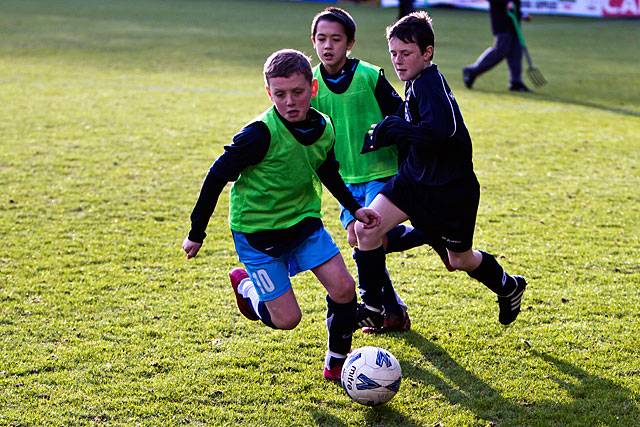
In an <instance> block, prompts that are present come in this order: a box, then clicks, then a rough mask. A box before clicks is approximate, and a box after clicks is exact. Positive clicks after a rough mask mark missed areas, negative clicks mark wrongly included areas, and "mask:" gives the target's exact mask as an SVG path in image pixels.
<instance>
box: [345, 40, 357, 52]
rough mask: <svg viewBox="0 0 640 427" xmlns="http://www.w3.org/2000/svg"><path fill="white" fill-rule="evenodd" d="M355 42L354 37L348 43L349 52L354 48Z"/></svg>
mask: <svg viewBox="0 0 640 427" xmlns="http://www.w3.org/2000/svg"><path fill="white" fill-rule="evenodd" d="M354 44H356V39H353V40H351V41H350V42H349V43H347V52H350V51H351V50H352V49H353V45H354Z"/></svg>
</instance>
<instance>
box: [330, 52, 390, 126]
mask: <svg viewBox="0 0 640 427" xmlns="http://www.w3.org/2000/svg"><path fill="white" fill-rule="evenodd" d="M359 62H360V60H359V59H357V58H349V59H347V62H346V63H345V64H344V67H342V70H340V72H339V73H338V74H329V73H328V72H327V70H326V69H325V68H324V65H322V64H320V73H321V74H322V79H323V80H324V82H325V84H326V85H327V87H328V88H329V89H330V90H331V92H333V93H337V94H341V93H344V92H346V90H347V89H349V85H350V84H351V81H352V80H353V75H354V73H355V72H356V68H357V67H358V63H359ZM374 95H375V97H376V101H378V107H380V111H381V112H382V116H383V117H384V116H388V115H390V114H394V113H395V112H396V111H398V108H399V107H400V106H401V105H402V98H400V95H398V92H396V90H395V88H394V87H393V86H392V85H391V83H389V80H387V78H386V76H385V75H384V70H383V69H382V68H381V69H380V76H379V77H378V82H377V83H376V88H375V92H374Z"/></svg>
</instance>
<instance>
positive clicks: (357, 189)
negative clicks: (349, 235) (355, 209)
mask: <svg viewBox="0 0 640 427" xmlns="http://www.w3.org/2000/svg"><path fill="white" fill-rule="evenodd" d="M384 184H385V181H369V182H363V183H360V184H347V188H348V189H349V191H351V194H353V198H354V199H356V202H358V203H359V204H360V206H365V207H366V206H369V205H370V204H371V202H373V199H375V198H376V196H377V195H378V193H379V192H380V190H382V187H384ZM340 208H341V211H340V222H341V223H342V227H343V228H344V229H345V230H346V229H347V226H348V225H349V223H350V222H351V221H355V218H354V217H353V215H351V212H349V211H348V210H346V209H345V208H344V206H342V205H340Z"/></svg>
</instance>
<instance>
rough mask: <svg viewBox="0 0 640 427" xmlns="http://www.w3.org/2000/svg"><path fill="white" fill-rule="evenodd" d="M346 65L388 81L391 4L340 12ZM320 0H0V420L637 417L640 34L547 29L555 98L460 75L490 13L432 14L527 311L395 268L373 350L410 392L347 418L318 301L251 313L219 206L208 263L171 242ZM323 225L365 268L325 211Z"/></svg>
mask: <svg viewBox="0 0 640 427" xmlns="http://www.w3.org/2000/svg"><path fill="white" fill-rule="evenodd" d="M343 5H344V6H345V7H347V8H348V9H349V10H350V11H351V12H352V14H353V15H354V17H355V18H356V20H357V21H358V25H359V27H358V34H357V37H358V41H357V43H356V47H355V49H354V52H353V53H354V55H355V56H357V57H360V58H363V59H367V60H369V61H370V62H374V63H376V64H379V65H381V66H383V67H385V68H386V69H387V75H388V76H389V79H390V80H391V81H393V82H394V84H396V85H397V87H398V89H400V88H401V86H400V84H399V82H397V80H396V78H395V75H394V73H393V71H392V67H391V64H390V62H389V59H388V55H387V54H386V43H385V40H384V35H383V34H384V27H385V26H386V25H387V24H389V23H391V22H392V20H393V18H394V17H395V13H396V11H395V9H384V10H383V9H378V8H375V7H371V6H357V5H354V4H349V3H343ZM322 7H324V5H322V4H318V3H295V2H293V3H292V2H289V3H287V2H276V1H262V2H260V1H253V2H252V1H231V0H228V1H204V0H202V1H197V0H191V1H186V0H185V1H179V0H155V1H154V0H137V1H135V2H129V1H124V0H114V1H109V2H104V1H97V0H60V1H55V2H51V1H44V0H38V1H36V0H33V1H28V2H26V1H20V0H3V1H2V2H0V186H1V188H2V195H1V196H0V236H1V238H2V245H1V246H0V425H12V426H27V425H65V426H67V425H96V424H105V425H123V426H124V425H149V426H163V425H182V424H192V425H264V426H288V425H337V426H340V425H371V426H395V425H397V426H467V425H478V426H480V425H482V426H489V425H499V426H523V425H527V426H549V425H555V426H565V425H575V426H592V425H602V426H604V425H606V426H610V425H620V426H635V425H640V397H639V396H640V361H639V360H640V333H639V331H640V237H639V236H640V138H639V137H638V135H639V134H640V72H639V67H638V58H640V22H639V21H631V20H619V21H599V20H590V19H577V18H562V17H542V16H536V17H534V20H533V21H532V22H531V23H529V24H526V26H525V33H526V36H527V37H528V44H529V47H530V50H531V53H532V55H533V57H534V61H535V62H536V63H537V65H538V67H539V68H540V69H541V70H542V71H543V73H544V74H545V76H546V77H547V80H549V84H548V85H547V86H545V87H544V88H542V89H540V90H539V91H537V92H536V93H534V94H530V95H514V94H511V93H509V92H508V91H507V90H506V86H507V72H506V67H505V66H504V65H501V66H500V67H499V68H498V69H497V70H495V71H492V72H491V73H489V74H487V75H486V76H483V77H482V78H480V79H479V80H478V81H477V83H476V85H475V87H474V89H473V90H472V91H469V90H466V89H465V88H464V87H463V85H462V82H461V78H460V68H461V67H462V66H463V65H465V64H467V63H470V62H472V61H473V60H475V58H476V56H477V55H478V54H479V53H480V52H481V51H482V50H483V49H484V48H485V47H486V46H488V45H489V44H490V43H491V41H492V38H491V35H490V32H489V23H488V17H487V15H486V14H483V13H479V12H470V11H457V10H446V9H435V10H433V11H432V15H433V16H434V20H435V28H436V35H437V48H436V57H435V59H436V62H437V63H438V64H439V66H440V67H441V69H442V71H443V72H444V73H445V75H446V76H447V77H448V80H449V82H450V83H451V85H452V87H453V89H454V91H455V94H456V97H457V99H458V102H459V103H460V105H461V108H462V110H463V114H464V116H465V120H466V122H467V126H468V128H469V129H470V132H471V135H472V138H473V141H474V162H475V168H476V172H477V175H478V177H479V179H480V182H481V184H482V191H483V195H482V200H481V205H480V211H479V218H478V222H477V227H476V246H477V247H479V248H483V249H485V250H488V251H490V252H493V253H495V254H497V255H498V256H499V258H500V261H501V263H502V264H503V265H504V266H505V267H506V268H507V269H508V270H509V271H511V272H516V273H521V274H525V275H526V276H527V277H528V279H529V289H528V291H527V293H526V294H525V298H524V310H523V312H522V313H521V315H520V317H519V318H518V320H517V322H515V323H514V324H513V325H512V326H510V327H508V328H504V327H501V326H500V325H499V324H498V322H497V304H496V303H495V300H494V297H493V295H492V294H491V293H490V292H489V291H487V290H486V289H485V288H484V287H483V286H481V285H479V284H477V283H476V282H474V281H473V280H471V279H470V278H468V277H467V276H466V274H463V273H453V274H451V273H447V272H446V271H445V270H444V268H443V267H442V266H441V265H440V262H439V260H438V258H437V256H435V254H434V253H433V252H431V251H429V250H427V249H414V250H411V251H409V252H407V253H404V254H394V255H393V256H390V257H389V270H390V272H391V274H392V276H393V278H394V282H395V284H396V287H397V288H398V290H399V291H400V293H401V295H402V296H403V297H404V299H405V301H406V302H407V303H408V304H409V306H410V313H411V316H412V320H413V329H412V331H411V332H409V333H406V334H404V335H389V336H366V335H363V334H361V333H357V334H356V335H355V337H354V343H353V344H354V346H355V347H360V346H364V345H377V346H381V347H384V348H387V349H389V350H390V351H391V352H392V353H393V354H394V355H395V356H396V357H397V358H398V359H399V360H400V363H401V364H402V368H403V373H404V379H403V383H402V387H401V389H400V392H399V394H398V395H397V396H396V398H395V399H394V400H393V401H391V402H390V403H389V404H387V405H385V406H383V407H379V408H366V407H363V406H359V405H357V404H355V403H352V402H351V401H350V400H349V399H348V397H347V396H346V395H345V394H344V393H343V392H342V390H341V389H340V388H339V387H338V386H336V385H333V384H329V383H326V382H325V381H323V380H322V379H321V368H322V359H323V357H324V351H325V341H326V332H325V326H324V316H325V303H324V292H323V289H322V288H321V286H320V285H319V284H318V283H317V282H316V281H315V279H314V278H313V276H312V275H311V274H310V273H305V274H303V275H301V276H299V277H296V278H295V279H294V280H293V282H294V287H295V290H296V293H297V295H298V298H299V301H300V305H301V307H302V310H303V320H302V323H301V324H300V325H299V327H298V328H297V329H296V330H294V331H273V330H270V329H268V328H266V327H263V326H262V325H260V324H258V323H252V322H249V321H247V320H246V319H244V318H243V317H242V316H241V315H240V314H239V312H238V311H237V309H236V307H235V300H234V298H233V295H232V293H231V289H230V286H229V284H228V279H227V272H228V271H229V270H230V269H231V268H232V267H234V266H236V265H238V262H237V259H236V256H235V252H234V248H233V244H232V241H231V238H230V233H229V231H228V225H227V221H226V216H227V208H228V192H227V191H225V192H224V193H223V195H222V197H221V199H220V202H219V205H218V209H217V212H216V214H215V215H214V217H213V218H212V220H211V222H210V225H209V229H208V234H209V237H208V238H207V240H206V242H205V246H204V247H203V249H202V251H201V253H200V255H199V256H198V257H197V258H196V259H194V260H191V261H189V262H187V261H186V260H185V258H184V257H183V253H182V252H181V249H180V244H181V242H182V239H183V238H184V236H185V235H186V233H187V231H188V227H189V214H190V212H191V208H192V207H193V204H194V203H195V200H196V197H197V194H198V191H199V189H200V183H201V181H202V179H203V177H204V175H205V173H206V171H207V169H208V167H209V165H210V164H211V162H212V161H213V160H214V159H215V158H216V156H217V155H219V154H220V153H221V152H222V146H223V144H226V143H228V142H229V141H230V139H231V137H232V135H233V134H234V133H235V131H236V130H238V129H239V128H240V127H241V126H242V125H243V124H244V123H246V122H247V121H248V120H250V119H251V118H252V117H253V116H255V115H256V114H257V113H259V112H261V111H262V110H263V109H265V108H266V107H267V106H268V105H269V104H268V99H267V97H266V94H265V92H264V89H263V87H262V85H263V84H262V77H261V70H262V63H263V62H264V59H265V58H266V56H267V55H268V54H270V53H271V52H272V51H274V50H276V49H279V48H283V47H292V48H298V49H303V50H305V51H306V52H307V53H309V54H311V53H313V51H312V48H311V45H310V42H309V38H308V32H309V29H308V26H309V23H310V20H311V17H312V16H313V14H314V13H315V12H317V11H318V10H320V9H321V8H322ZM325 222H326V225H327V227H328V228H329V230H330V231H331V233H332V234H333V236H334V237H335V238H336V241H338V242H339V244H340V246H341V248H342V249H343V254H344V255H345V258H346V261H347V264H348V266H349V268H350V270H351V271H352V272H354V273H355V267H354V265H353V262H352V260H351V257H350V251H349V250H348V248H347V245H346V239H345V238H344V236H343V233H342V231H341V230H340V226H339V222H338V220H337V204H336V202H335V201H334V200H332V199H331V198H329V197H328V196H327V198H326V203H325Z"/></svg>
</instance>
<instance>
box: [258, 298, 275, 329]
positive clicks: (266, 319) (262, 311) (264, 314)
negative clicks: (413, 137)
mask: <svg viewBox="0 0 640 427" xmlns="http://www.w3.org/2000/svg"><path fill="white" fill-rule="evenodd" d="M258 317H259V318H260V320H261V321H262V323H264V324H265V325H267V326H268V327H270V328H273V329H278V328H276V325H274V324H273V322H272V321H271V314H270V313H269V309H268V308H267V305H266V304H265V303H264V302H263V301H260V302H259V303H258Z"/></svg>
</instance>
